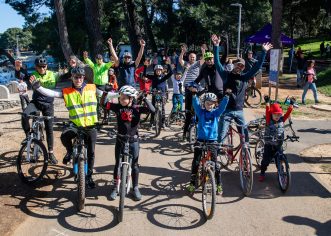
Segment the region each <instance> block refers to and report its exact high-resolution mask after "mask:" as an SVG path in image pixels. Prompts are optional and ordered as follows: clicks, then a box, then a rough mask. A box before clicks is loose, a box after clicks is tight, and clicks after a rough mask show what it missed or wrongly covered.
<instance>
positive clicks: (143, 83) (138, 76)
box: [134, 66, 152, 92]
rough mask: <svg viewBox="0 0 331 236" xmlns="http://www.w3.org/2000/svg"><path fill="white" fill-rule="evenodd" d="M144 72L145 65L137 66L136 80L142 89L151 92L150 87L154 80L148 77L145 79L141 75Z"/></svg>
mask: <svg viewBox="0 0 331 236" xmlns="http://www.w3.org/2000/svg"><path fill="white" fill-rule="evenodd" d="M143 72H144V66H141V67H139V68H137V69H136V71H135V73H134V77H135V80H136V82H139V85H140V90H141V91H146V92H149V91H150V88H151V86H152V80H150V79H147V80H146V81H144V80H143V79H142V76H141V74H142V73H143Z"/></svg>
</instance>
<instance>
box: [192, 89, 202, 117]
mask: <svg viewBox="0 0 331 236" xmlns="http://www.w3.org/2000/svg"><path fill="white" fill-rule="evenodd" d="M192 105H193V108H194V111H195V114H197V116H198V117H199V115H200V114H201V111H202V109H201V107H200V103H199V98H198V96H197V95H196V94H194V95H193V97H192Z"/></svg>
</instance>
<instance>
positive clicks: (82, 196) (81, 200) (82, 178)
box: [77, 153, 85, 211]
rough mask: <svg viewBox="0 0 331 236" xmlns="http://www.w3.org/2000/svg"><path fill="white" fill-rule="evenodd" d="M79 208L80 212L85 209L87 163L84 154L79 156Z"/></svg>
mask: <svg viewBox="0 0 331 236" xmlns="http://www.w3.org/2000/svg"><path fill="white" fill-rule="evenodd" d="M77 201H78V202H77V208H78V210H79V211H81V210H83V209H84V207H85V162H84V154H83V153H81V154H79V157H78V200H77Z"/></svg>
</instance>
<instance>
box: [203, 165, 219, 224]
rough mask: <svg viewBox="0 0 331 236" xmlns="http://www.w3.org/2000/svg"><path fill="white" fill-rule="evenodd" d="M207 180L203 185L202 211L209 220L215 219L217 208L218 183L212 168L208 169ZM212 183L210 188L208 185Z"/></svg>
mask: <svg viewBox="0 0 331 236" xmlns="http://www.w3.org/2000/svg"><path fill="white" fill-rule="evenodd" d="M205 175H206V176H205V178H206V179H205V180H204V182H203V184H202V210H203V213H204V215H205V217H206V219H207V220H210V219H212V218H213V216H214V214H215V208H216V182H215V176H214V172H213V171H212V170H211V168H207V169H206V173H205ZM208 183H210V186H209V187H208V186H207V184H208ZM207 195H210V198H211V199H210V207H209V208H208V206H207V200H208V198H207Z"/></svg>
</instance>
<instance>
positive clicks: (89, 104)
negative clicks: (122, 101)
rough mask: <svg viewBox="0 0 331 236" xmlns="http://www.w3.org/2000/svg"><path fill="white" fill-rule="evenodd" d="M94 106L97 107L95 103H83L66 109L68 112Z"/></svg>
mask: <svg viewBox="0 0 331 236" xmlns="http://www.w3.org/2000/svg"><path fill="white" fill-rule="evenodd" d="M96 105H97V103H96V102H87V103H84V104H82V105H73V106H70V107H67V109H68V110H69V111H70V110H74V109H78V108H83V107H88V106H96Z"/></svg>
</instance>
